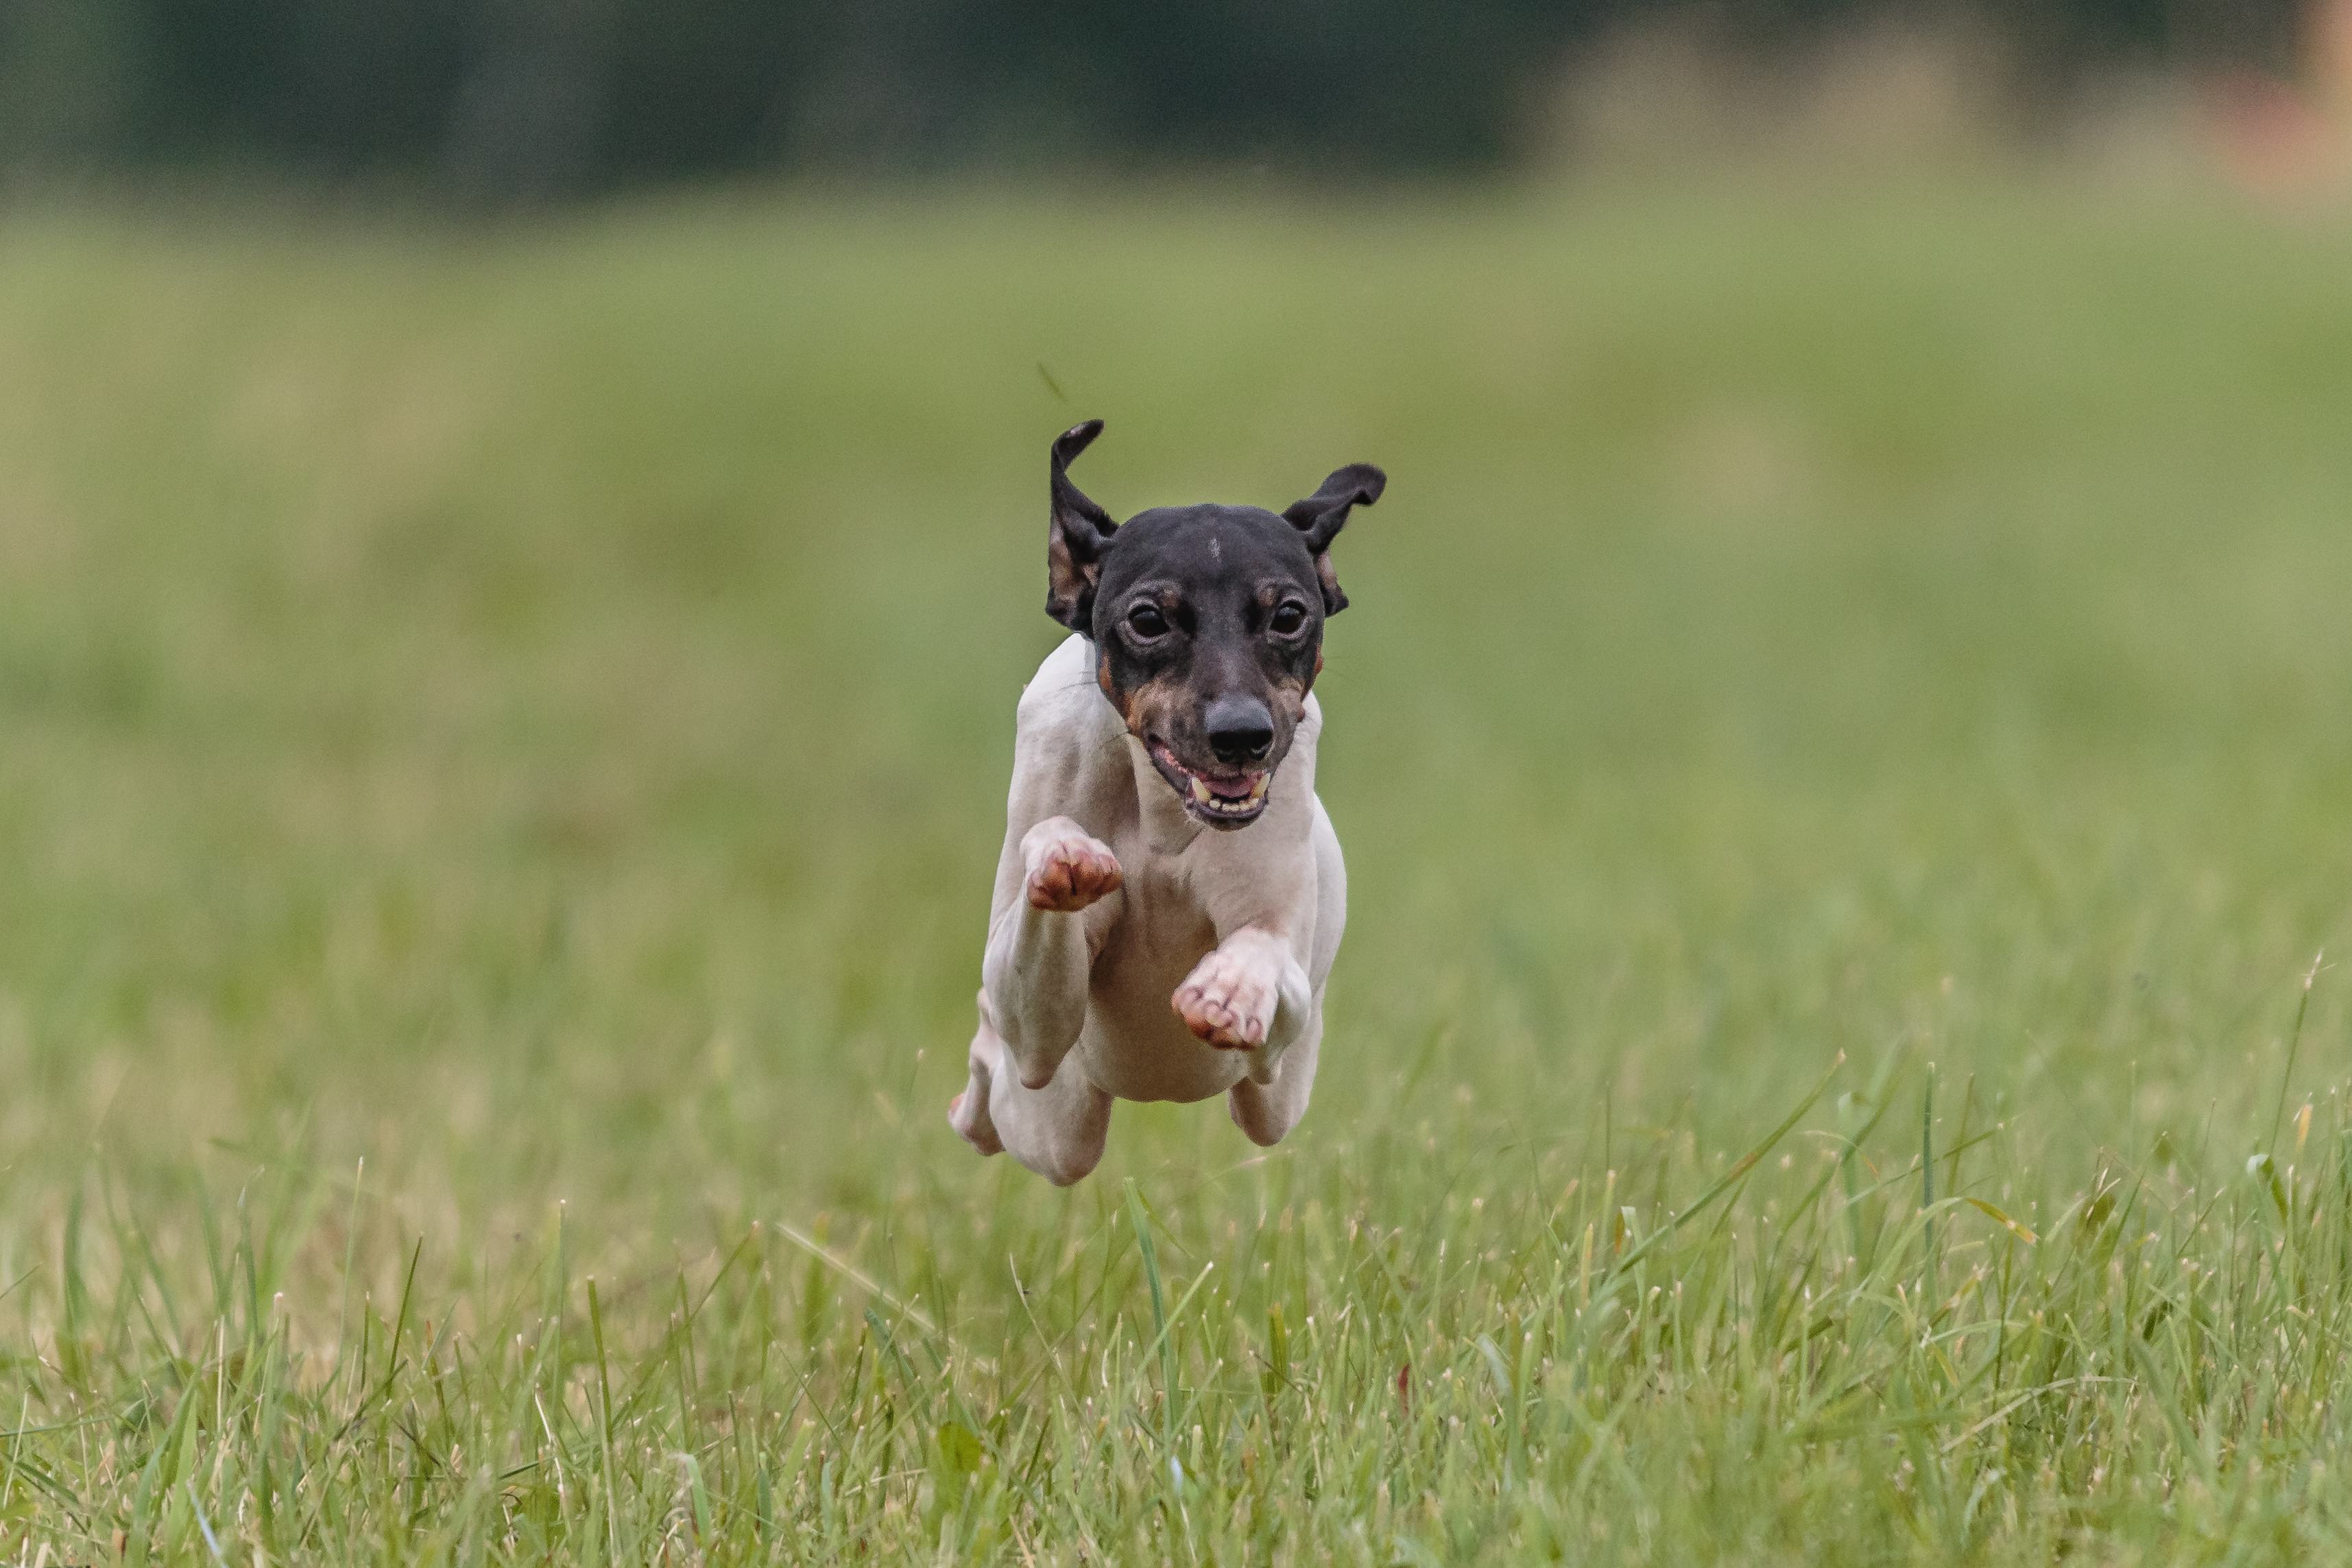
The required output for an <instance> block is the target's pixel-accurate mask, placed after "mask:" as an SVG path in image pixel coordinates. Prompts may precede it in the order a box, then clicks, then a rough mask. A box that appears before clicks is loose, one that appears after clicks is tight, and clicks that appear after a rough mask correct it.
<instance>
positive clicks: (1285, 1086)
mask: <svg viewBox="0 0 2352 1568" xmlns="http://www.w3.org/2000/svg"><path fill="white" fill-rule="evenodd" d="M1322 1048H1323V998H1320V997H1318V998H1315V1006H1314V1010H1313V1012H1312V1013H1310V1014H1309V1015H1308V1017H1307V1024H1306V1027H1305V1028H1303V1029H1301V1030H1299V1031H1298V1038H1297V1039H1296V1040H1292V1041H1291V1042H1290V1048H1289V1049H1288V1050H1286V1051H1284V1052H1283V1053H1282V1054H1281V1055H1280V1056H1279V1057H1278V1058H1276V1061H1275V1067H1274V1075H1273V1077H1272V1079H1271V1080H1270V1081H1269V1082H1265V1083H1260V1082H1257V1081H1256V1080H1255V1079H1254V1078H1244V1079H1243V1080H1242V1081H1241V1082H1239V1083H1236V1084H1234V1086H1233V1087H1232V1088H1231V1089H1228V1090H1226V1091H1225V1108H1226V1109H1227V1110H1228V1111H1230V1112H1232V1113H1233V1118H1234V1126H1236V1127H1239V1128H1240V1129H1241V1130H1242V1131H1243V1132H1244V1133H1246V1134H1249V1140H1250V1142H1251V1143H1254V1144H1256V1145H1259V1146H1261V1147H1263V1148H1272V1147H1273V1146H1274V1145H1276V1144H1278V1143H1280V1142H1282V1140H1283V1139H1284V1138H1285V1137H1286V1136H1288V1135H1289V1133H1290V1129H1292V1128H1293V1127H1296V1126H1297V1125H1298V1123H1299V1119H1300V1118H1301V1117H1303V1116H1305V1115H1306V1114H1307V1097H1308V1096H1309V1095H1311V1094H1313V1093H1314V1092H1315V1058H1316V1056H1317V1054H1318V1052H1319V1051H1321V1050H1322Z"/></svg>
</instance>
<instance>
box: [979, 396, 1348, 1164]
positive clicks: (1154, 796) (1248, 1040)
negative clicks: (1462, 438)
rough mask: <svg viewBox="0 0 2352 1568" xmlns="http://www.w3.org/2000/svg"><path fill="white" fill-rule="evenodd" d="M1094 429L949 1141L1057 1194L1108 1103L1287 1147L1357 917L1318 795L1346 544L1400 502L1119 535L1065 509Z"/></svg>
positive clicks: (1063, 480)
mask: <svg viewBox="0 0 2352 1568" xmlns="http://www.w3.org/2000/svg"><path fill="white" fill-rule="evenodd" d="M1102 428H1103V426H1102V422H1101V421H1100V420H1089V421H1087V423H1084V424H1081V425H1078V426H1076V428H1075V429H1072V430H1069V431H1066V432H1065V433H1064V434H1062V435H1061V436H1060V437H1059V438H1058V439H1056V440H1055V443H1054V444H1053V453H1052V463H1051V468H1052V514H1051V522H1050V527H1049V529H1048V532H1047V536H1046V545H1045V571H1046V584H1047V591H1046V601H1045V612H1046V613H1047V614H1048V615H1051V616H1052V617H1053V618H1054V619H1055V621H1058V622H1061V623H1062V624H1063V625H1064V626H1066V627H1068V628H1069V630H1070V632H1071V635H1070V636H1069V637H1068V638H1066V640H1065V641H1064V642H1063V643H1062V644H1061V645H1060V646H1059V647H1057V648H1055V650H1054V652H1053V653H1051V654H1049V655H1047V657H1046V659H1045V663H1044V664H1041V665H1039V666H1038V669H1037V674H1036V675H1035V677H1034V679H1032V680H1031V681H1030V683H1029V685H1027V686H1026V687H1025V688H1024V690H1023V692H1022V694H1021V703H1020V707H1019V712H1018V718H1017V723H1016V728H1015V734H1014V740H1013V789H1012V794H1011V798H1010V800H1009V801H1008V804H1007V809H1006V822H1005V830H1004V850H1003V855H1002V856H1001V857H1000V858H999V860H998V862H997V869H996V888H995V894H994V897H993V899H992V903H991V905H990V913H989V923H988V946H987V949H986V952H985V955H984V956H983V958H982V965H981V978H982V986H981V991H980V1028H979V1031H978V1032H977V1033H975V1034H974V1035H973V1036H972V1041H971V1059H970V1065H971V1079H970V1081H969V1082H968V1083H967V1084H966V1085H965V1088H964V1091H963V1092H962V1093H961V1094H959V1095H957V1096H956V1097H955V1100H954V1102H953V1103H951V1104H950V1106H949V1107H948V1121H949V1123H950V1125H952V1126H953V1127H954V1128H955V1130H956V1131H957V1132H958V1133H960V1134H962V1135H963V1137H964V1138H965V1140H966V1141H967V1142H969V1143H970V1144H971V1145H972V1147H974V1148H975V1149H978V1150H979V1151H980V1152H981V1153H982V1155H993V1154H996V1153H998V1152H1000V1151H1009V1152H1010V1153H1011V1154H1012V1155H1013V1158H1014V1159H1015V1160H1017V1161H1019V1162H1020V1163H1021V1164H1022V1165H1024V1166H1027V1167H1028V1168H1029V1169H1031V1170H1033V1171H1034V1172H1036V1173H1037V1174H1038V1175H1039V1176H1044V1177H1045V1179H1046V1180H1048V1181H1050V1182H1052V1183H1054V1184H1055V1186H1068V1185H1069V1184H1071V1183H1073V1182H1076V1181H1077V1180H1079V1179H1080V1178H1081V1177H1083V1176H1086V1175H1087V1173H1088V1172H1090V1171H1092V1170H1093V1169H1094V1168H1095V1166H1096V1165H1097V1163H1098V1162H1099V1161H1100V1160H1101V1158H1102V1155H1103V1145H1104V1142H1105V1139H1106V1138H1107V1136H1108V1133H1109V1130H1110V1113H1111V1103H1112V1102H1113V1101H1114V1100H1175V1101H1185V1102H1190V1101H1195V1100H1205V1099H1207V1098H1209V1097H1210V1096H1211V1095H1213V1094H1223V1095H1224V1096H1225V1099H1226V1103H1227V1106H1228V1108H1229V1109H1230V1111H1231V1113H1232V1114H1233V1119H1234V1123H1235V1124H1237V1125H1238V1126H1239V1127H1240V1128H1241V1130H1242V1131H1243V1132H1244V1134H1247V1135H1248V1136H1249V1137H1250V1138H1251V1139H1252V1140H1253V1141H1254V1142H1255V1143H1257V1144H1260V1145H1273V1144H1276V1143H1278V1142H1279V1141H1281V1139H1282V1138H1283V1136H1284V1135H1285V1134H1287V1133H1288V1132H1289V1131H1290V1130H1291V1129H1292V1128H1293V1127H1295V1126H1297V1124H1298V1120H1299V1118H1300V1117H1301V1116H1302V1115H1304V1114H1305V1113H1306V1111H1307V1095H1308V1094H1309V1092H1311V1091H1312V1090H1313V1089H1314V1086H1315V1062H1316V1054H1317V1051H1318V1049H1319V1048H1320V1046H1321V1043H1322V1038H1323V986H1324V982H1325V980H1326V979H1328V977H1329V976H1330V973H1331V964H1332V960H1333V959H1334V958H1336V957H1337V956H1339V936H1340V933H1341V931H1342V929H1343V928H1344V927H1345V925H1346V924H1347V917H1348V878H1347V869H1346V866H1345V865H1344V864H1343V862H1341V860H1340V856H1339V836H1338V835H1337V834H1336V833H1334V832H1333V831H1332V829H1331V819H1330V818H1329V816H1328V815H1327V814H1326V813H1325V811H1324V810H1323V802H1322V801H1321V800H1318V799H1317V798H1316V795H1315V746H1316V741H1317V739H1318V737H1319V736H1320V735H1321V733H1322V728H1323V715H1322V710H1321V708H1320V707H1319V706H1318V704H1317V703H1316V700H1315V696H1314V685H1315V677H1316V676H1317V675H1318V674H1320V673H1321V672H1322V669H1323V623H1324V622H1325V621H1326V620H1327V619H1328V618H1329V617H1330V616H1333V615H1336V614H1338V613H1339V612H1340V611H1341V610H1342V609H1344V608H1346V606H1347V603H1348V597H1347V595H1346V594H1344V593H1342V592H1340V591H1339V578H1338V576H1337V575H1336V574H1335V573H1334V572H1333V570H1332V567H1331V556H1330V549H1331V541H1332V540H1333V539H1334V538H1337V537H1338V535H1339V530H1340V528H1342V527H1344V526H1345V525H1346V523H1347V521H1348V516H1349V512H1350V511H1351V510H1352V509H1353V508H1355V507H1365V506H1370V505H1371V504H1372V503H1373V502H1374V501H1376V500H1378V499H1379V498H1380V495H1381V490H1382V489H1383V488H1384V487H1385V486H1386V485H1387V483H1388V481H1387V476H1385V475H1383V474H1382V473H1381V470H1379V469H1378V468H1375V467H1373V466H1372V465H1370V464H1365V463H1360V464H1355V465H1351V466H1349V467H1346V468H1342V469H1339V471H1338V472H1337V473H1334V474H1333V475H1332V476H1330V477H1329V478H1328V479H1326V480H1325V481H1324V482H1323V486H1322V488H1320V489H1318V490H1317V491H1316V492H1315V494H1313V495H1312V496H1309V497H1307V498H1306V499H1305V500H1303V501H1299V502H1297V503H1296V504H1295V505H1293V506H1291V507H1287V508H1286V509H1285V510H1284V511H1282V512H1280V513H1275V512H1269V511H1265V510H1263V509H1261V508H1259V507H1221V506H1194V507H1154V508H1152V509H1151V510H1150V511H1145V512H1139V513H1138V514H1137V515H1136V516H1134V517H1129V519H1128V520H1127V521H1126V522H1124V523H1114V522H1112V521H1111V519H1110V516H1109V514H1108V513H1107V512H1105V511H1104V510H1103V509H1102V507H1098V506H1097V505H1096V504H1095V503H1094V502H1093V501H1091V500H1089V499H1087V497H1086V496H1085V495H1084V494H1083V493H1081V492H1080V491H1079V489H1078V487H1077V486H1076V485H1074V484H1072V483H1071V481H1070V476H1069V466H1070V464H1071V462H1072V460H1074V459H1075V458H1076V456H1077V455H1078V454H1080V453H1081V452H1084V451H1085V450H1086V449H1087V446H1088V444H1091V443H1092V442H1093V440H1094V438H1095V437H1096V436H1097V435H1098V434H1101V433H1102Z"/></svg>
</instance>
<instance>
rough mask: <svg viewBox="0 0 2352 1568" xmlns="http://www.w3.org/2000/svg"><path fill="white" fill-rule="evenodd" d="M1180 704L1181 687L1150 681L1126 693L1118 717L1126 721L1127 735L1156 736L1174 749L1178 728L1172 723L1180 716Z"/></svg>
mask: <svg viewBox="0 0 2352 1568" xmlns="http://www.w3.org/2000/svg"><path fill="white" fill-rule="evenodd" d="M1183 701H1184V691H1183V688H1182V687H1181V686H1179V685H1176V684H1175V683H1173V682H1171V681H1167V680H1160V679H1154V680H1149V681H1146V682H1144V683H1143V685H1139V686H1138V687H1136V688H1135V689H1134V690H1133V691H1131V692H1129V693H1128V694H1127V703H1126V706H1123V707H1121V708H1120V709H1119V716H1121V717H1122V718H1124V719H1126V720H1127V729H1128V733H1129V734H1130V735H1132V736H1135V737H1137V738H1138V739H1141V738H1143V737H1148V736H1152V735H1157V736H1158V737H1160V739H1161V740H1162V741H1165V742H1166V743H1168V744H1169V745H1171V746H1174V745H1175V744H1177V734H1176V728H1177V727H1176V725H1175V724H1174V722H1173V721H1174V719H1175V718H1176V717H1177V716H1179V714H1181V711H1182V706H1181V705H1182V703H1183Z"/></svg>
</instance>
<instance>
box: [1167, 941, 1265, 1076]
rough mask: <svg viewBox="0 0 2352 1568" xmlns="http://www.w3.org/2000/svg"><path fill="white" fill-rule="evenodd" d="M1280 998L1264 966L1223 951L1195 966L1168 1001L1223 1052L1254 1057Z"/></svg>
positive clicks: (1189, 1025)
mask: <svg viewBox="0 0 2352 1568" xmlns="http://www.w3.org/2000/svg"><path fill="white" fill-rule="evenodd" d="M1277 994H1278V993H1277V992H1276V988H1275V977H1274V976H1273V975H1272V974H1271V973H1269V972H1268V971H1267V968H1266V966H1265V965H1264V964H1262V963H1259V962H1257V961H1255V957H1254V956H1245V955H1243V954H1239V953H1235V952H1233V951H1231V950H1229V949H1227V948H1223V947H1219V948H1217V949H1215V950H1214V951H1213V952H1211V953H1210V954H1209V956H1207V957H1205V958H1203V959H1202V960H1201V961H1200V962H1199V963H1198V964H1195V965H1194V966H1192V973H1191V974H1190V975H1188V976H1186V977H1185V978H1184V983H1183V984H1182V985H1181V986H1179V987H1177V988H1176V994H1175V995H1174V996H1173V997H1171V998H1169V1001H1170V1005H1171V1006H1172V1007H1173V1008H1175V1009H1176V1016H1177V1017H1178V1018H1180V1019H1183V1020H1184V1027H1185V1028H1186V1029H1189V1030H1192V1032H1193V1033H1194V1034H1195V1035H1197V1036H1199V1037H1200V1038H1201V1039H1202V1040H1206V1041H1207V1042H1208V1043H1209V1044H1211V1045H1213V1046H1215V1047H1216V1048H1217V1049H1218V1050H1219V1051H1255V1050H1256V1049H1257V1048H1258V1047H1259V1046H1262V1045H1264V1044H1265V1031H1266V1028H1267V1026H1268V1025H1270V1024H1271V1023H1273V1021H1274V1008H1275V1002H1276V997H1277Z"/></svg>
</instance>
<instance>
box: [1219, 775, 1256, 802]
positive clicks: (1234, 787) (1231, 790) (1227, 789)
mask: <svg viewBox="0 0 2352 1568" xmlns="http://www.w3.org/2000/svg"><path fill="white" fill-rule="evenodd" d="M1255 786H1256V780H1255V779H1251V778H1249V777H1247V776H1246V775H1244V777H1242V778H1239V779H1210V780H1209V793H1210V794H1212V795H1214V796H1216V797H1217V798H1218V799H1219V800H1244V799H1246V798H1247V796H1248V795H1249V792H1250V790H1251V789H1254V788H1255Z"/></svg>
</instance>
